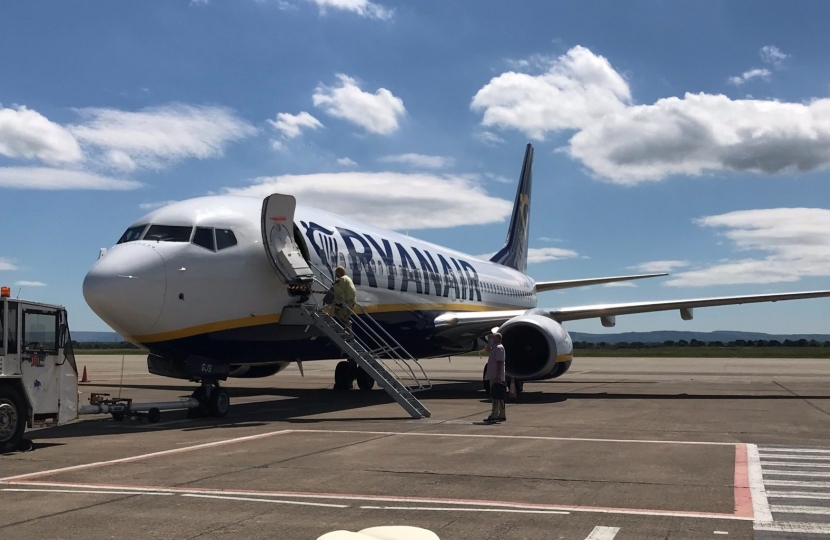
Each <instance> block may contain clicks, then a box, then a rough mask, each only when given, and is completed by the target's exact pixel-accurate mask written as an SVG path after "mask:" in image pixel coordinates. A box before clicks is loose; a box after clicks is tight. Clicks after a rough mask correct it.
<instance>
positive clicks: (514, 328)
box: [499, 314, 573, 381]
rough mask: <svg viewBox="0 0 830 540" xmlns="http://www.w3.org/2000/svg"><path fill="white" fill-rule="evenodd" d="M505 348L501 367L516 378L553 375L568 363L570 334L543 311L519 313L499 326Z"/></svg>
mask: <svg viewBox="0 0 830 540" xmlns="http://www.w3.org/2000/svg"><path fill="white" fill-rule="evenodd" d="M499 333H500V334H501V335H502V344H503V345H504V350H505V352H506V357H507V362H506V364H505V371H506V372H507V376H508V377H514V378H516V379H519V380H524V381H527V380H539V379H553V378H555V377H559V376H560V375H563V374H564V373H565V372H566V371H568V368H570V367H571V361H572V360H573V343H572V342H571V336H569V335H568V332H567V331H566V330H565V329H564V328H562V325H561V324H559V323H558V322H556V321H554V320H553V319H550V318H548V317H545V316H543V315H532V314H530V315H519V316H518V317H513V318H512V319H510V320H509V321H507V322H506V323H504V324H503V325H501V327H500V328H499Z"/></svg>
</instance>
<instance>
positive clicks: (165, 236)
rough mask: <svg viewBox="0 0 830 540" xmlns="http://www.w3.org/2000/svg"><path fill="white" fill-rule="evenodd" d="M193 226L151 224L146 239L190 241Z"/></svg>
mask: <svg viewBox="0 0 830 540" xmlns="http://www.w3.org/2000/svg"><path fill="white" fill-rule="evenodd" d="M192 232H193V227H177V226H174V225H150V228H149V229H148V230H147V234H145V235H144V239H145V240H156V241H157V242H190V233H192Z"/></svg>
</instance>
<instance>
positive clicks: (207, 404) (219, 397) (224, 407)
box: [187, 380, 231, 418]
mask: <svg viewBox="0 0 830 540" xmlns="http://www.w3.org/2000/svg"><path fill="white" fill-rule="evenodd" d="M192 397H193V398H194V399H196V400H198V401H199V407H197V408H195V409H189V410H188V411H187V417H188V418H198V417H200V416H212V417H214V418H224V417H225V415H226V414H228V410H229V409H230V407H231V398H230V397H229V396H228V393H227V392H225V390H223V389H222V388H221V387H220V386H219V381H205V380H203V381H202V386H200V387H199V388H197V389H196V390H195V391H194V392H193V396H192Z"/></svg>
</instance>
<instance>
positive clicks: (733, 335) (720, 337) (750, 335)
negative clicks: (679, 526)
mask: <svg viewBox="0 0 830 540" xmlns="http://www.w3.org/2000/svg"><path fill="white" fill-rule="evenodd" d="M570 334H571V338H572V339H573V340H574V341H587V342H589V343H599V342H601V341H604V342H605V343H631V342H634V341H641V342H643V343H663V342H664V341H680V340H681V339H685V340H686V341H691V340H693V339H696V340H698V341H705V342H709V341H722V342H723V343H729V342H730V341H735V340H738V339H743V340H752V341H758V340H759V339H764V340H770V339H777V340H778V341H781V342H783V341H784V340H785V339H791V340H793V341H797V340H799V339H806V340H808V341H809V340H811V339H815V340H816V341H820V342H822V343H823V342H825V341H830V334H764V333H761V332H738V331H734V330H718V331H716V332H685V331H680V330H654V331H652V332H621V333H619V334H587V333H584V332H571V333H570ZM72 339H73V340H74V341H83V342H90V341H97V342H101V343H114V342H118V341H124V338H122V337H121V336H119V335H118V334H116V333H115V332H72Z"/></svg>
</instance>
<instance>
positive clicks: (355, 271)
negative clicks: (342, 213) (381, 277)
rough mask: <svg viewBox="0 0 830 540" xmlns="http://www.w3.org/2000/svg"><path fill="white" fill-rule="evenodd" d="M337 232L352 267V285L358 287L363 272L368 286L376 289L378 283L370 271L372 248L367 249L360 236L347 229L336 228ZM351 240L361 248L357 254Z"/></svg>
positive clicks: (364, 241)
mask: <svg viewBox="0 0 830 540" xmlns="http://www.w3.org/2000/svg"><path fill="white" fill-rule="evenodd" d="M337 230H338V231H339V232H340V236H341V237H342V238H343V243H344V244H346V249H348V250H349V263H350V264H351V267H352V280H353V281H354V284H355V285H360V283H361V275H362V272H364V271H365V272H366V278H367V279H368V281H369V286H370V287H377V286H378V283H377V280H376V279H375V272H374V271H373V270H372V267H371V265H370V263H371V261H372V248H371V247H369V244H368V242H366V240H364V239H363V237H362V236H360V235H359V234H357V233H356V232H354V231H350V230H349V229H343V228H341V227H337ZM352 240H357V241H358V242H360V246H361V247H362V248H363V251H359V252H358V251H357V250H355V246H354V242H352Z"/></svg>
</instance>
